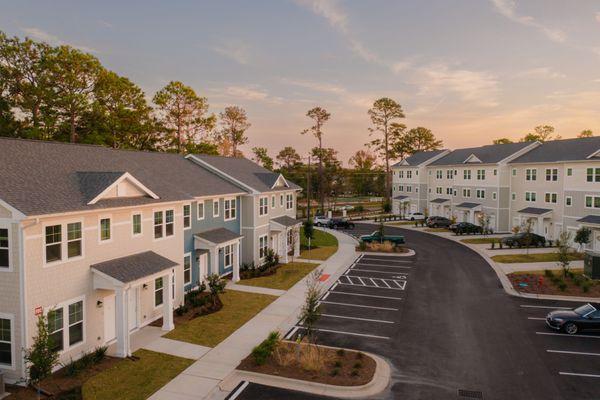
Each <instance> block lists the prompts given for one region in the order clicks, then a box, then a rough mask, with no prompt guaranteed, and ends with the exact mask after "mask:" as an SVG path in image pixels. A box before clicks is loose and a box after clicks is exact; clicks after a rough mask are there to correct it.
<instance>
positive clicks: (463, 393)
mask: <svg viewBox="0 0 600 400" xmlns="http://www.w3.org/2000/svg"><path fill="white" fill-rule="evenodd" d="M458 397H462V398H465V399H483V392H481V391H479V390H465V389H458Z"/></svg>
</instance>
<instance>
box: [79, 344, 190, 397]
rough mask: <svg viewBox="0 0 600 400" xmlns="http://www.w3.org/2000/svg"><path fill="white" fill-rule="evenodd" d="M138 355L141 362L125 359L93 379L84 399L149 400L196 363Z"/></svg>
mask: <svg viewBox="0 0 600 400" xmlns="http://www.w3.org/2000/svg"><path fill="white" fill-rule="evenodd" d="M134 355H135V356H137V357H139V358H140V359H139V360H137V361H132V360H129V359H124V360H123V361H121V362H119V363H118V364H116V365H115V366H114V367H112V368H110V369H107V370H106V371H103V372H100V373H99V374H97V375H95V376H93V377H92V378H90V379H89V380H88V381H87V382H86V383H85V384H84V385H83V398H84V399H85V400H113V399H121V400H145V399H147V398H148V397H150V396H151V395H152V394H153V393H154V392H156V391H157V390H158V389H160V388H161V387H163V386H164V385H166V384H167V383H168V382H169V381H170V380H171V379H173V378H175V377H176V376H177V375H179V374H180V373H181V372H182V371H183V370H184V369H186V368H187V367H189V366H190V365H192V363H193V362H194V360H189V359H187V358H180V357H175V356H171V355H168V354H163V353H157V352H154V351H150V350H144V349H141V350H138V351H136V352H135V353H134Z"/></svg>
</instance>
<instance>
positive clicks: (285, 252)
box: [282, 228, 289, 264]
mask: <svg viewBox="0 0 600 400" xmlns="http://www.w3.org/2000/svg"><path fill="white" fill-rule="evenodd" d="M288 229H289V228H286V230H285V231H283V232H284V233H282V236H283V263H284V264H287V263H288V262H289V260H288V236H287V235H288Z"/></svg>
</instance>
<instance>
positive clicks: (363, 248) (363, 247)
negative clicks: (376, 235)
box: [358, 240, 367, 251]
mask: <svg viewBox="0 0 600 400" xmlns="http://www.w3.org/2000/svg"><path fill="white" fill-rule="evenodd" d="M358 249H359V250H360V251H366V250H367V243H365V242H363V241H362V240H361V241H360V243H359V244H358Z"/></svg>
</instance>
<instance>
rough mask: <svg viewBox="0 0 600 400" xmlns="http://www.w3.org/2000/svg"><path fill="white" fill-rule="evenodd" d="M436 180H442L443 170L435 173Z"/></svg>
mask: <svg viewBox="0 0 600 400" xmlns="http://www.w3.org/2000/svg"><path fill="white" fill-rule="evenodd" d="M435 178H436V179H442V170H441V169H438V170H437V171H435Z"/></svg>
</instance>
